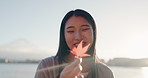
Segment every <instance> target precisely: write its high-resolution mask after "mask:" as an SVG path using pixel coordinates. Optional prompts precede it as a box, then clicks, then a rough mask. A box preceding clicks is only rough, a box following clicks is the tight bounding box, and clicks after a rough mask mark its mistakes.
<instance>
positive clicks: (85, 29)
mask: <svg viewBox="0 0 148 78" xmlns="http://www.w3.org/2000/svg"><path fill="white" fill-rule="evenodd" d="M89 29H90V28H85V29H82V31H86V30H89Z"/></svg>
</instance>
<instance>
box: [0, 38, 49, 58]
mask: <svg viewBox="0 0 148 78" xmlns="http://www.w3.org/2000/svg"><path fill="white" fill-rule="evenodd" d="M50 55H51V54H50V52H49V51H46V50H43V49H41V48H40V47H38V46H37V45H35V44H33V43H31V42H30V41H28V40H26V39H19V40H15V41H12V42H10V43H7V44H3V45H0V58H8V59H18V60H25V59H35V60H38V59H42V58H45V57H48V56H50Z"/></svg>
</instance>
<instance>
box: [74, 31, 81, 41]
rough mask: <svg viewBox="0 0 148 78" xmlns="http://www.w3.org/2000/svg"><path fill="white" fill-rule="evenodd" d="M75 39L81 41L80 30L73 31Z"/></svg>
mask: <svg viewBox="0 0 148 78" xmlns="http://www.w3.org/2000/svg"><path fill="white" fill-rule="evenodd" d="M75 39H76V40H79V41H81V40H82V35H81V33H80V32H75Z"/></svg>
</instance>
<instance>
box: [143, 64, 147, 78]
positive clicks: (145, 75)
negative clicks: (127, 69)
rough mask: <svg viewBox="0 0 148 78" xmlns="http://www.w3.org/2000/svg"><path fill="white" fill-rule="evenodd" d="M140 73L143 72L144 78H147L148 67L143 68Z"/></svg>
mask: <svg viewBox="0 0 148 78" xmlns="http://www.w3.org/2000/svg"><path fill="white" fill-rule="evenodd" d="M142 72H143V75H144V78H148V67H143V68H142Z"/></svg>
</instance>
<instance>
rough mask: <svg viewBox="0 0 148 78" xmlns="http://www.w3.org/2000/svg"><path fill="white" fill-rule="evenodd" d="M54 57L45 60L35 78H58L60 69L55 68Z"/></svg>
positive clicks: (38, 68) (39, 66)
mask: <svg viewBox="0 0 148 78" xmlns="http://www.w3.org/2000/svg"><path fill="white" fill-rule="evenodd" d="M55 67H56V64H55V60H54V58H53V57H50V58H46V59H43V60H42V61H41V62H40V63H39V65H38V67H37V70H36V73H35V78H58V75H59V74H58V68H55Z"/></svg>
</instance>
